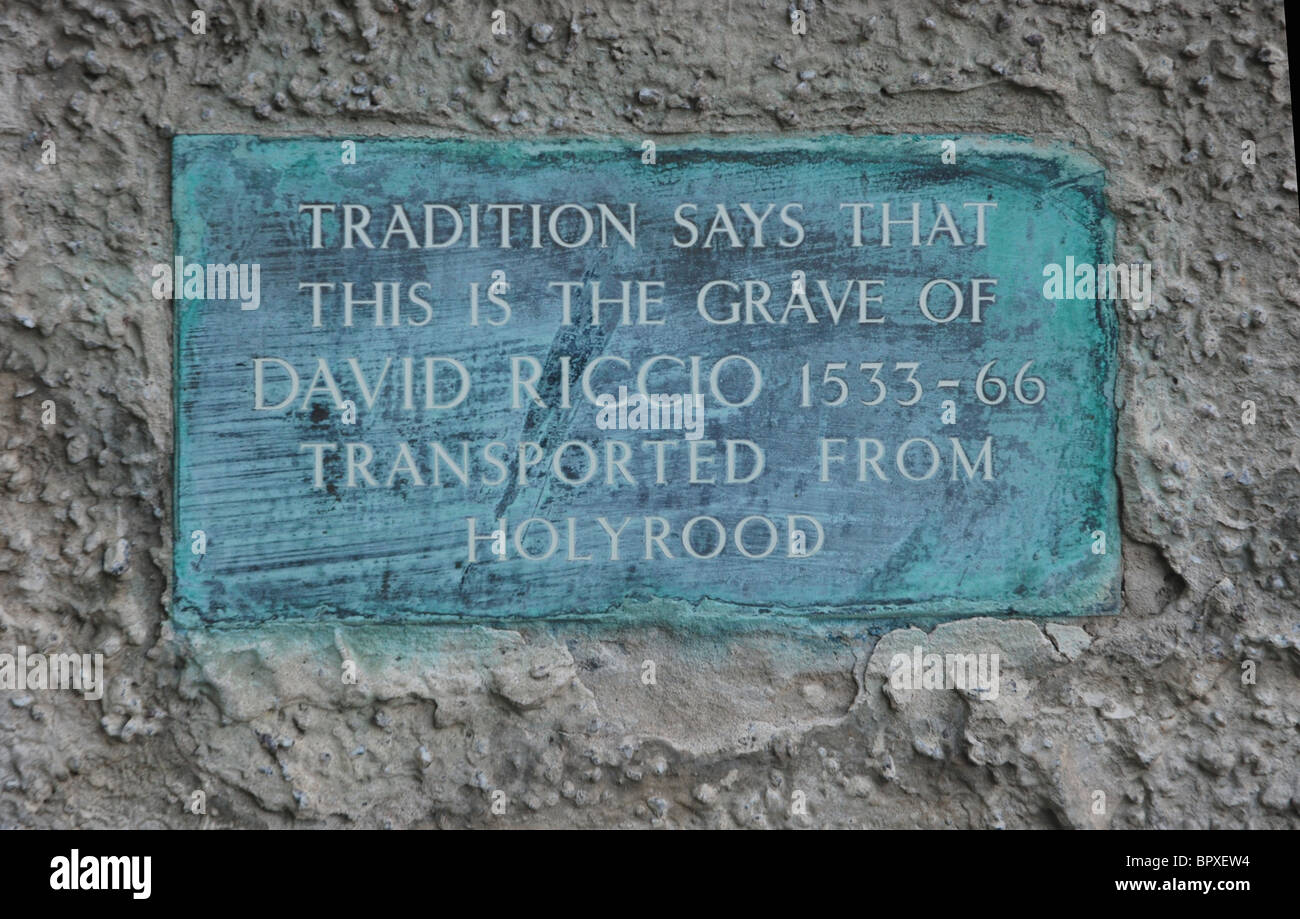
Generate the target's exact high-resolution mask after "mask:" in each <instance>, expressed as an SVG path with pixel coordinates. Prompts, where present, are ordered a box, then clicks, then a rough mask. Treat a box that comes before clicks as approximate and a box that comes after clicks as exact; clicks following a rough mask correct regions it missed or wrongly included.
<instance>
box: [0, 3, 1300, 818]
mask: <svg viewBox="0 0 1300 919" xmlns="http://www.w3.org/2000/svg"><path fill="white" fill-rule="evenodd" d="M798 2H799V3H800V4H801V7H800V8H801V9H803V10H805V11H806V16H807V24H808V29H807V34H806V35H802V36H800V35H795V34H792V31H791V27H790V21H791V7H790V6H788V5H787V4H786V3H784V2H776V0H767V2H763V0H744V2H742V0H729V2H726V3H723V2H708V0H689V2H671V0H669V2H652V0H641V2H631V0H621V2H620V0H613V2H607V3H605V2H596V0H591V2H590V3H584V2H576V3H563V2H545V0H542V2H533V0H529V2H510V3H508V4H507V3H501V4H499V6H500V7H501V8H502V9H503V10H504V11H505V13H506V24H507V26H508V29H507V34H505V35H502V36H494V35H493V34H492V33H491V31H490V24H491V14H492V9H493V8H494V6H495V5H492V4H484V3H471V2H467V0H448V2H443V0H396V2H394V0H356V2H352V3H347V2H314V0H306V2H299V3H278V2H255V0H254V2H245V3H227V2H219V0H201V2H200V3H199V4H198V6H201V7H202V8H203V9H205V10H206V11H207V17H208V20H207V29H206V34H203V35H197V34H194V33H193V32H192V31H191V29H190V28H189V26H190V13H191V11H192V9H194V8H195V5H194V4H191V3H188V2H187V3H173V2H167V0H120V2H116V0H62V2H24V0H9V2H6V3H5V4H4V5H3V9H0V139H2V140H3V144H4V147H5V156H4V158H3V162H0V187H2V189H3V191H2V192H0V440H2V442H3V449H2V451H0V651H4V652H12V651H13V650H14V649H15V648H16V647H17V646H19V645H23V646H25V647H26V648H28V649H29V650H32V651H44V652H64V651H69V652H70V651H77V652H102V653H103V654H104V666H105V679H106V683H107V690H106V692H105V693H104V696H103V698H102V699H99V700H95V701H92V700H88V699H85V698H83V696H82V695H81V694H78V693H75V692H53V691H29V692H19V691H16V690H11V691H4V690H0V825H3V826H9V827H92V828H93V827H110V826H112V827H117V826H141V827H288V826H304V827H305V826H330V827H338V826H363V827H390V826H391V827H426V826H439V827H461V826H491V827H515V826H577V827H595V826H617V827H649V826H668V827H812V826H825V827H832V826H834V827H1008V828H1011V827H1080V828H1102V827H1116V828H1118V827H1139V828H1140V827H1151V828H1157V827H1278V828H1280V827H1294V826H1297V825H1300V733H1298V732H1297V728H1298V726H1300V599H1298V596H1297V590H1300V555H1298V554H1297V553H1300V433H1298V431H1297V421H1296V419H1297V416H1298V414H1300V271H1298V269H1300V209H1298V206H1297V186H1296V167H1295V151H1294V145H1293V140H1292V112H1291V103H1290V91H1289V68H1288V61H1287V54H1286V50H1285V49H1286V41H1285V26H1284V19H1283V6H1282V4H1281V3H1280V2H1278V3H1268V2H1255V3H1250V4H1246V3H1241V4H1237V3H1222V4H1219V3H1212V2H1208V0H1189V2H1169V3H1166V2H1159V0H1144V2H1107V3H1093V2H1088V3H1083V2H1071V0H1063V2H1053V3H1030V2H1019V3H993V2H978V0H972V2H960V0H947V2H934V3H916V2H911V0H908V2H872V3H865V2H849V0H842V2H832V3H824V2H820V0H798ZM1094 9H1101V10H1102V11H1103V12H1104V13H1105V16H1106V30H1105V32H1104V34H1094V32H1093V30H1092V27H1091V26H1092V11H1093V10H1094ZM195 132H232V133H261V134H286V135H292V134H300V135H301V134H319V135H333V136H340V137H356V138H361V137H364V136H366V135H385V136H391V135H417V136H439V137H477V138H493V137H501V138H507V137H508V138H523V137H539V136H541V137H580V136H601V137H611V136H612V137H619V138H626V139H628V141H629V144H630V146H631V147H633V148H634V149H638V148H639V146H640V142H641V140H642V139H644V138H656V137H667V136H674V135H689V134H701V135H726V134H732V133H744V134H755V135H781V134H799V135H816V134H818V133H832V132H837V133H838V132H847V133H861V134H889V133H911V132H916V133H946V134H952V135H954V136H957V135H962V134H968V133H980V134H987V133H1015V134H1022V135H1027V136H1030V137H1034V138H1042V139H1049V140H1056V141H1061V142H1066V143H1070V144H1073V145H1075V146H1077V147H1078V148H1080V149H1082V150H1085V151H1087V152H1089V153H1091V154H1092V155H1093V156H1095V157H1096V158H1097V159H1099V160H1100V161H1101V162H1102V163H1103V164H1105V166H1106V169H1107V173H1108V179H1109V199H1110V206H1111V208H1112V210H1113V212H1114V213H1115V215H1116V219H1117V225H1118V229H1117V239H1116V254H1117V258H1118V260H1120V261H1149V262H1151V263H1152V264H1153V265H1154V266H1155V268H1156V270H1155V285H1156V286H1155V298H1154V305H1153V308H1152V309H1151V310H1148V311H1146V312H1145V313H1142V314H1136V313H1133V312H1131V311H1129V310H1127V309H1125V310H1124V311H1123V313H1122V315H1121V331H1120V379H1119V385H1118V393H1117V401H1118V411H1119V417H1120V422H1119V435H1118V436H1119V459H1118V463H1117V469H1116V473H1117V475H1118V477H1119V480H1120V483H1121V488H1122V499H1121V500H1122V521H1123V540H1122V542H1123V548H1122V551H1123V559H1124V606H1123V610H1122V613H1121V615H1119V616H1118V617H1109V618H1089V619H1075V620H1072V621H1071V622H1070V623H1069V624H1064V623H1060V624H1052V623H1043V622H1031V621H1025V620H1014V619H977V620H967V621H963V622H958V623H950V624H943V625H938V626H937V627H934V626H931V627H928V628H927V629H925V630H920V629H904V630H896V631H893V632H888V633H885V634H872V633H871V632H869V631H868V630H867V629H865V628H864V627H863V626H861V625H855V624H853V623H840V624H830V625H826V626H824V627H820V628H818V629H815V630H805V631H802V632H798V633H794V634H792V633H791V632H790V631H788V630H786V629H785V628H784V627H779V626H771V627H751V628H746V629H744V630H736V629H728V628H726V627H725V626H723V625H721V624H710V622H709V620H708V617H707V616H704V615H701V613H700V611H698V610H689V609H684V610H681V611H679V612H678V613H674V614H668V613H664V612H663V611H662V610H659V611H657V612H655V614H654V615H653V616H652V617H650V616H648V617H647V619H646V621H645V622H644V624H643V625H640V626H638V627H636V628H629V627H625V628H622V629H613V628H605V629H602V628H597V627H593V626H583V625H581V624H576V623H553V624H549V625H531V626H529V627H527V628H511V627H507V626H497V627H482V626H478V627H464V628H452V627H436V628H424V629H406V630H393V629H389V630H384V629H371V630H366V629H357V628H343V627H333V626H329V625H323V626H319V627H314V628H303V627H299V628H296V629H288V628H284V629H279V630H273V629H266V630H262V631H258V632H248V633H238V632H236V633H227V634H222V635H217V636H213V635H203V634H179V633H177V632H176V631H174V630H173V629H172V628H171V626H170V624H169V620H168V603H169V579H170V571H171V557H170V556H171V549H170V545H171V538H170V526H171V523H170V503H171V498H170V494H171V472H170V469H171V451H172V421H171V398H172V345H171V343H172V317H171V307H170V303H168V302H167V301H156V300H154V299H152V297H151V296H150V285H151V282H152V279H151V277H150V273H149V272H150V267H151V266H152V265H153V264H154V263H156V262H166V261H168V260H169V259H170V257H171V222H170V209H169V190H170V184H169V160H170V138H171V137H172V136H173V135H174V134H176V133H195ZM47 140H49V141H53V142H54V147H53V149H55V150H56V151H57V157H56V162H54V163H43V162H42V154H43V151H45V150H47V149H50V148H49V147H48V145H46V144H45V141H47ZM1245 141H1250V142H1252V143H1253V144H1254V145H1255V151H1256V158H1255V160H1254V162H1253V163H1247V162H1243V156H1242V153H1243V142H1245ZM47 401H52V402H53V403H54V405H55V407H56V412H57V420H56V421H55V423H53V424H43V423H42V414H43V405H44V403H46V402H47ZM1248 401H1249V402H1252V403H1254V405H1255V408H1256V413H1257V414H1256V417H1255V419H1254V423H1253V424H1249V423H1246V422H1245V421H1244V420H1243V419H1244V418H1245V417H1246V413H1247V410H1246V409H1245V408H1244V407H1243V403H1245V402H1248ZM915 645H923V646H924V647H925V648H926V649H927V650H932V651H943V650H945V649H954V648H955V649H968V648H979V649H989V650H996V651H998V652H999V653H1000V654H1001V656H1002V668H1003V673H1002V686H1001V692H1000V694H999V696H998V698H997V699H995V700H993V699H986V698H980V697H978V696H976V695H975V694H971V693H966V692H962V691H960V690H950V691H942V692H933V691H923V692H905V691H899V690H897V689H895V688H894V687H893V686H892V685H890V684H889V682H888V680H887V679H886V677H887V667H888V663H889V661H890V659H891V657H892V656H893V655H894V654H895V653H897V652H899V651H904V652H906V651H908V650H910V649H911V648H912V647H913V646H915ZM646 661H653V662H654V663H655V673H656V680H655V683H654V684H653V685H647V684H646V683H645V682H644V681H643V680H642V674H643V672H644V667H643V664H644V662H646ZM344 662H351V663H352V664H353V665H354V666H355V668H356V672H357V677H358V678H357V680H356V682H355V683H350V682H345V681H344V680H342V679H340V669H341V667H342V666H343V664H344ZM200 791H201V792H203V795H202V797H201V799H200V798H198V797H196V795H195V792H200ZM200 800H201V802H202V806H196V802H197V801H200ZM494 803H496V804H497V807H495V808H494V806H493V805H494ZM196 811H197V812H196Z"/></svg>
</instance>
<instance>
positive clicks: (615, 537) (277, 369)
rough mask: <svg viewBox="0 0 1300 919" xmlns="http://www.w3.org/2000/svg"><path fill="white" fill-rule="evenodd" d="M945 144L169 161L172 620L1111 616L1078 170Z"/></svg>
mask: <svg viewBox="0 0 1300 919" xmlns="http://www.w3.org/2000/svg"><path fill="white" fill-rule="evenodd" d="M944 141H945V139H943V138H931V137H889V138H883V137H855V138H850V137H823V138H809V139H784V138H783V139H771V140H753V139H727V140H707V141H706V140H693V141H681V142H675V143H671V144H670V143H664V144H660V145H659V146H658V147H657V148H655V147H654V146H653V145H649V144H646V145H643V144H641V143H640V141H634V142H626V143H625V142H612V141H611V142H604V141H600V142H596V141H575V142H568V143H558V142H557V143H525V142H497V141H474V142H465V141H433V140H419V139H402V140H394V139H383V140H381V139H357V140H355V141H346V140H343V139H263V138H256V137H247V136H185V137H178V138H176V139H175V141H174V148H173V159H174V162H173V217H174V221H175V234H176V235H175V253H174V256H175V258H174V260H173V263H172V264H171V265H168V266H158V267H157V269H156V271H155V277H156V278H157V279H158V280H157V287H156V289H155V295H158V296H171V297H173V298H174V299H175V315H176V322H175V327H176V387H175V393H176V477H175V480H176V494H175V520H176V544H175V604H174V610H175V618H176V621H177V622H178V624H180V625H182V626H184V627H189V628H194V627H205V626H206V627H230V626H248V625H255V624H258V623H262V622H268V621H284V620H297V621H318V620H319V621H340V620H365V621H388V622H391V621H404V622H435V621H442V620H447V619H459V620H475V619H491V620H494V621H500V620H510V619H524V618H530V617H583V616H588V617H590V616H599V615H611V616H616V617H617V616H625V617H626V616H632V615H634V614H633V613H631V612H629V610H630V609H634V608H637V604H629V603H628V601H633V600H646V599H653V598H662V599H664V600H669V601H685V602H686V603H691V604H695V603H699V602H702V601H706V600H707V601H709V609H710V611H711V614H716V613H717V611H718V610H722V611H724V613H725V611H726V610H734V611H735V614H736V615H737V616H738V617H739V616H742V615H750V616H752V615H763V616H771V617H777V616H825V617H837V618H848V617H877V618H892V619H906V618H908V617H911V616H916V617H951V616H964V615H976V614H1018V615H1075V614H1098V613H1112V612H1115V611H1116V609H1117V605H1118V599H1119V548H1120V547H1119V530H1118V525H1117V509H1116V485H1115V477H1114V470H1113V465H1114V436H1115V420H1114V404H1113V388H1114V374H1115V358H1116V355H1115V351H1116V333H1115V323H1116V320H1115V305H1114V303H1113V302H1112V301H1111V300H1110V299H1108V298H1106V297H1105V296H1103V295H1102V294H1101V293H1100V292H1099V291H1098V290H1097V289H1096V288H1095V287H1094V286H1093V284H1092V282H1091V280H1089V281H1088V283H1087V284H1084V283H1082V282H1081V279H1084V280H1086V279H1088V278H1100V277H1101V276H1102V272H1100V271H1097V270H1095V269H1098V268H1099V267H1100V266H1105V265H1107V264H1108V263H1109V262H1110V252H1111V240H1112V237H1113V228H1112V222H1111V220H1110V218H1109V216H1108V214H1107V212H1106V209H1105V197H1104V185H1105V177H1104V175H1103V173H1102V171H1101V169H1100V167H1099V166H1098V165H1097V164H1096V163H1095V162H1093V161H1092V160H1090V159H1088V158H1087V157H1085V156H1083V155H1081V154H1077V153H1074V152H1071V151H1069V150H1066V149H1062V148H1058V147H1052V146H1044V145H1040V144H1036V143H1032V142H1029V141H1026V140H1022V139H1016V138H963V139H960V140H958V141H957V142H956V143H955V144H951V143H949V144H945V142H944ZM1085 269H1087V270H1085ZM1112 283H1113V282H1112ZM640 608H644V607H640Z"/></svg>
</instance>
